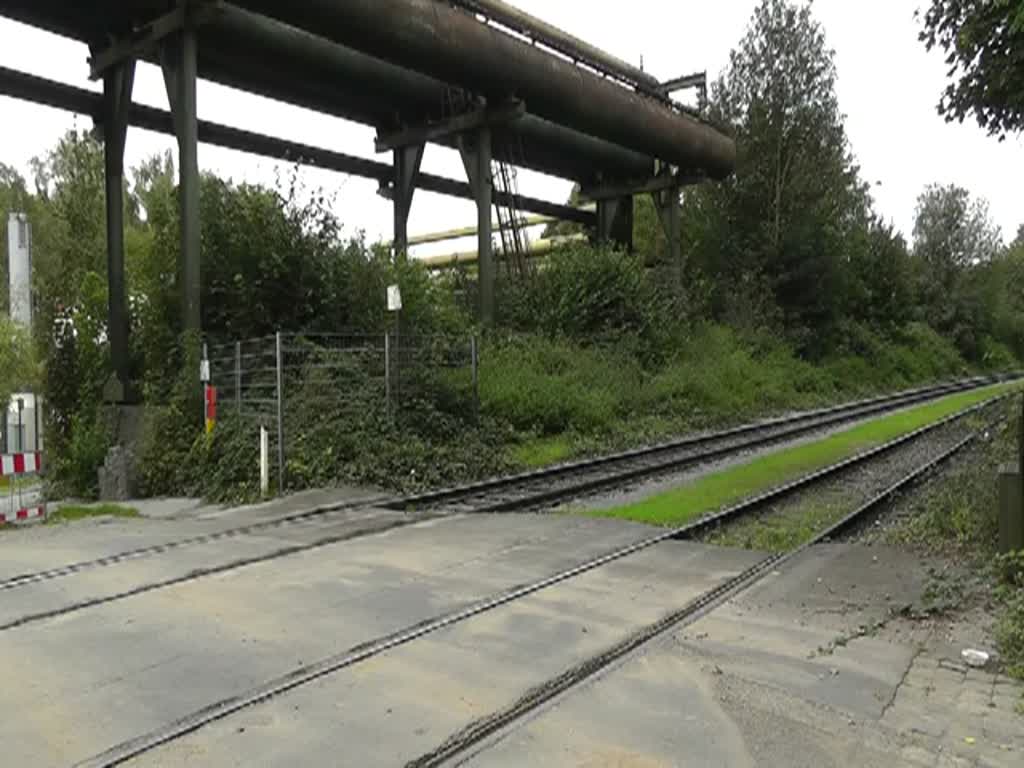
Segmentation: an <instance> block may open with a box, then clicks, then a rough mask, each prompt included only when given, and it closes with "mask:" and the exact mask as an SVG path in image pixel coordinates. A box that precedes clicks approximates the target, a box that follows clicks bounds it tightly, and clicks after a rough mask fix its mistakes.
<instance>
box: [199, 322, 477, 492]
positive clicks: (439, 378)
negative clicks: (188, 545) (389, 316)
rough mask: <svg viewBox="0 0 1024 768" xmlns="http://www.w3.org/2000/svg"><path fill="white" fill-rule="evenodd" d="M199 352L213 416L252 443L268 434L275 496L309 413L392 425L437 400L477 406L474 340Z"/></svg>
mask: <svg viewBox="0 0 1024 768" xmlns="http://www.w3.org/2000/svg"><path fill="white" fill-rule="evenodd" d="M205 352H206V359H207V360H208V361H209V367H210V383H211V385H212V386H213V387H215V388H216V392H217V408H218V415H219V416H220V418H225V417H230V418H237V419H239V420H242V421H243V423H245V424H251V425H252V427H253V433H254V435H255V434H258V431H259V427H261V426H262V427H265V428H266V429H267V431H268V437H269V443H270V455H271V457H272V459H271V460H272V462H274V463H276V465H277V466H276V474H277V479H278V487H279V488H280V489H284V488H286V487H287V476H286V465H287V457H288V451H289V447H292V446H295V445H296V444H297V443H298V442H299V441H302V440H304V439H306V438H307V437H308V435H306V434H303V432H304V431H307V430H311V429H315V427H313V426H310V423H311V421H315V419H313V420H311V419H310V418H309V415H310V414H311V413H313V414H318V413H319V414H322V415H323V419H322V421H323V422H324V423H327V424H331V425H337V424H339V423H344V421H345V420H346V419H348V418H352V419H354V418H357V417H360V416H365V414H366V412H367V411H368V410H374V409H381V410H382V411H383V412H384V413H385V414H386V415H388V416H392V417H393V416H395V415H396V414H398V413H399V412H401V410H402V409H403V408H405V407H407V406H408V405H409V404H410V403H412V402H414V401H415V400H416V399H418V398H428V399H430V398H437V397H439V396H440V393H441V392H443V393H444V396H447V397H456V398H458V399H459V401H460V402H464V403H465V404H466V405H467V407H470V408H473V409H474V411H475V409H476V408H477V404H478V400H479V396H478V381H479V379H478V370H479V368H478V355H477V344H476V339H475V338H472V337H451V336H417V335H408V334H399V333H395V332H390V333H384V334H377V335H370V334H289V333H279V334H275V335H274V336H267V337H263V338H257V339H245V340H242V341H235V342H228V343H219V344H209V345H207V347H206V350H205ZM300 412H301V414H302V415H304V416H305V418H298V415H299V413H300ZM296 422H297V423H298V424H299V425H300V426H299V427H298V428H297V429H296V427H295V423H296Z"/></svg>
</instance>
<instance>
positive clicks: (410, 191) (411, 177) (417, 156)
mask: <svg viewBox="0 0 1024 768" xmlns="http://www.w3.org/2000/svg"><path fill="white" fill-rule="evenodd" d="M425 146H426V145H424V144H416V145H413V146H408V147H399V148H397V149H395V150H394V156H395V165H394V168H395V182H394V183H395V187H394V193H393V195H392V198H393V199H392V203H393V206H394V212H395V259H396V260H397V261H404V260H405V259H406V258H407V257H408V255H409V211H410V210H411V209H412V197H413V195H414V194H415V192H416V183H417V181H418V180H419V175H420V165H421V164H422V162H423V151H424V149H425Z"/></svg>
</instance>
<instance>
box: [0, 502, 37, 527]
mask: <svg viewBox="0 0 1024 768" xmlns="http://www.w3.org/2000/svg"><path fill="white" fill-rule="evenodd" d="M44 517H46V506H45V505H43V506H39V507H29V508H28V509H19V510H17V511H15V512H2V511H0V525H5V524H7V523H27V522H31V521H33V520H40V519H42V518H44Z"/></svg>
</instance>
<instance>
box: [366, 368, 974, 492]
mask: <svg viewBox="0 0 1024 768" xmlns="http://www.w3.org/2000/svg"><path fill="white" fill-rule="evenodd" d="M986 383H990V382H988V381H987V380H986V381H982V382H981V383H978V382H977V381H976V380H971V381H968V382H956V383H953V384H948V385H942V386H939V387H934V388H925V389H923V390H913V391H911V392H907V393H902V394H899V395H895V396H887V397H881V398H876V399H872V400H869V401H866V402H862V403H854V404H848V405H843V406H837V407H832V408H826V409H823V410H821V411H812V412H810V413H806V414H797V415H796V416H791V417H784V418H781V419H775V420H771V421H767V422H762V423H759V424H749V425H744V426H741V427H736V428H733V429H730V430H724V431H722V432H715V433H710V434H707V435H701V436H698V437H692V438H685V439H681V440H675V441H671V442H667V443H662V444H659V445H655V446H651V447H647V448H641V449H637V450H632V451H626V452H623V453H619V454H613V455H611V456H602V457H599V458H596V459H589V460H585V461H582V462H575V463H572V464H566V465H560V466H556V467H550V468H547V469H542V470H538V471H536V472H529V473H524V474H520V475H513V476H509V477H504V478H498V479H495V480H490V481H484V482H482V483H478V484H475V485H471V486H464V487H461V488H455V489H447V490H442V491H436V492H430V493H426V494H421V495H420V496H415V497H408V498H405V499H400V500H398V501H396V502H394V503H392V504H388V505H386V506H389V507H390V508H392V509H423V508H428V509H429V508H433V507H434V506H437V505H439V504H451V503H453V502H455V503H459V502H462V503H468V504H470V505H471V506H472V507H473V511H475V512H507V511H510V510H514V509H524V508H530V507H533V506H538V505H542V504H547V503H551V502H554V501H557V500H561V499H564V498H569V497H573V496H575V495H579V494H586V493H591V492H593V491H596V490H600V489H602V488H606V487H609V486H613V485H617V484H620V483H623V482H627V481H630V480H635V479H638V478H642V477H650V476H653V475H657V474H661V473H665V472H668V471H673V470H678V469H681V468H684V467H687V466H692V465H694V464H697V463H701V462H707V461H711V460H714V459H717V458H722V457H724V456H728V455H731V454H734V453H738V452H740V451H743V450H749V449H752V448H757V447H762V446H766V445H771V444H772V443H776V442H779V441H781V440H785V439H788V438H793V437H796V436H799V435H801V434H806V433H808V432H812V431H815V430H818V429H822V428H824V427H828V426H832V425H835V424H837V423H841V422H844V421H849V420H851V419H855V418H861V417H865V416H871V415H875V414H877V413H880V412H885V411H887V410H893V409H895V408H898V407H903V406H906V405H912V404H915V403H918V402H921V401H924V400H928V399H931V398H934V397H937V396H940V395H944V394H951V393H954V392H959V391H963V390H967V389H972V388H976V387H978V386H983V385H984V384H986ZM770 430H779V431H776V432H773V433H771V434H768V435H765V433H766V432H769V431H770ZM746 436H750V437H749V439H747V440H746V441H744V442H740V443H732V444H727V445H724V446H718V447H712V448H707V449H704V450H698V451H696V452H692V453H684V454H683V455H681V456H676V457H673V458H670V459H667V460H662V461H657V462H655V463H645V462H648V461H649V460H650V459H652V458H655V457H657V456H660V455H663V454H666V453H672V452H680V451H690V450H692V449H699V448H701V447H702V446H707V445H710V444H713V443H717V442H720V441H722V440H728V439H733V438H743V437H746ZM638 463H639V465H638V466H636V465H637V464H638ZM619 465H624V466H623V467H622V468H616V467H617V466H619ZM606 469H610V471H608V472H606V473H605V474H600V475H598V476H597V477H596V478H594V477H591V478H589V479H585V478H584V479H576V480H575V481H574V482H572V483H571V484H569V485H567V486H564V487H556V488H552V487H550V483H551V481H552V480H557V479H559V478H563V477H564V478H569V479H573V478H578V477H579V475H580V474H581V473H583V472H588V471H592V470H606ZM538 484H541V485H542V488H543V490H541V491H539V492H533V493H531V492H530V488H531V486H536V485H538ZM523 489H525V490H526V494H525V495H520V496H514V497H513V498H511V499H507V498H498V499H497V500H494V501H487V499H486V496H484V495H485V494H493V493H494V492H509V491H512V492H516V491H517V490H518V491H520V492H521V491H522V490H523ZM481 496H484V500H483V501H481V500H480V497H481Z"/></svg>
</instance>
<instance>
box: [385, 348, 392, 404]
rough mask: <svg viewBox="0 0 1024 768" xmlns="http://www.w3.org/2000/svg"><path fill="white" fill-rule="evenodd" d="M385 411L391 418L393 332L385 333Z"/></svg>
mask: <svg viewBox="0 0 1024 768" xmlns="http://www.w3.org/2000/svg"><path fill="white" fill-rule="evenodd" d="M384 410H385V412H386V413H387V415H388V416H391V332H390V331H384Z"/></svg>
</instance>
